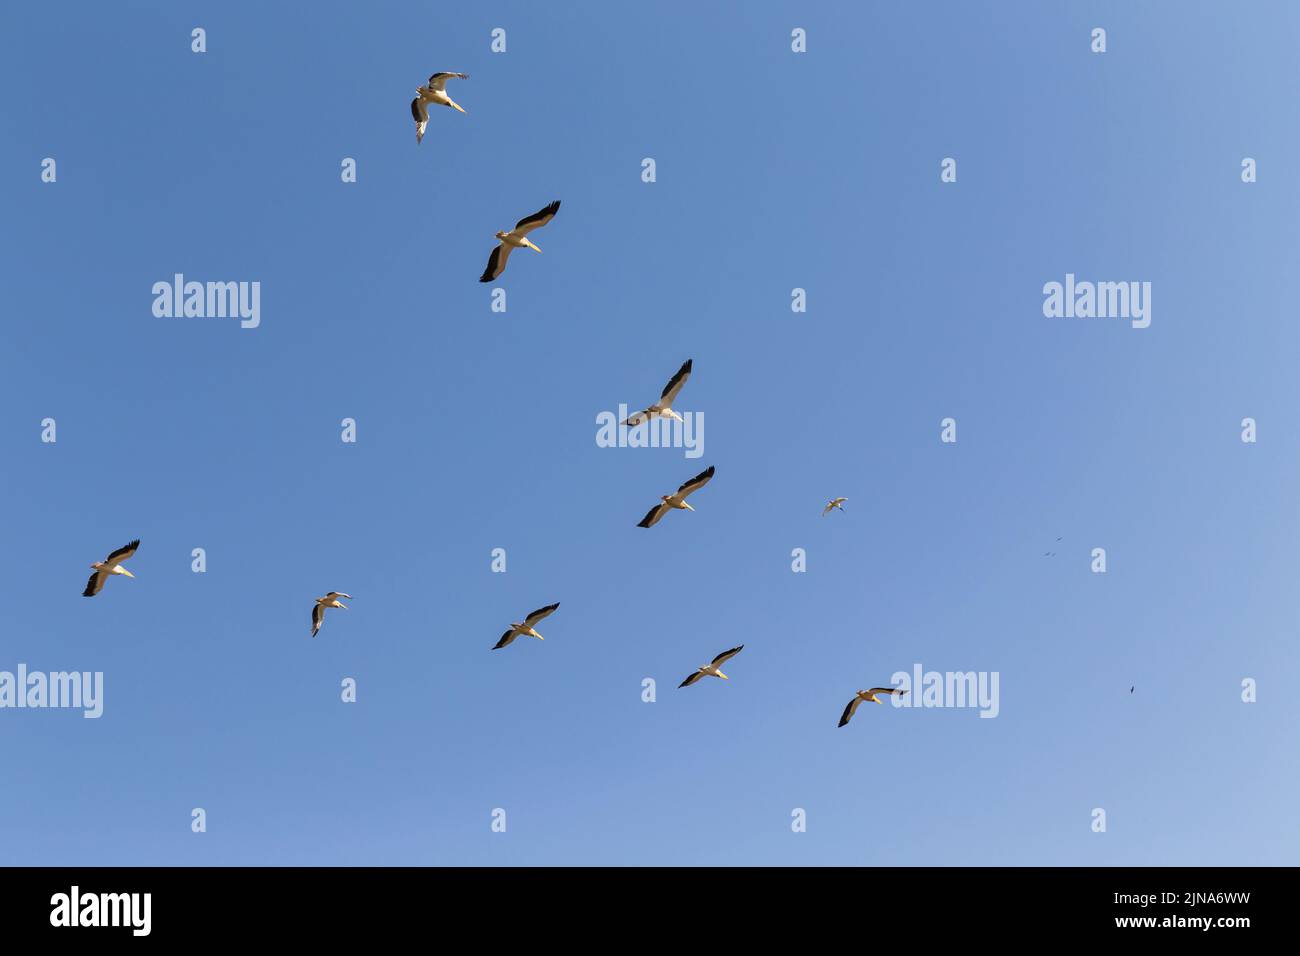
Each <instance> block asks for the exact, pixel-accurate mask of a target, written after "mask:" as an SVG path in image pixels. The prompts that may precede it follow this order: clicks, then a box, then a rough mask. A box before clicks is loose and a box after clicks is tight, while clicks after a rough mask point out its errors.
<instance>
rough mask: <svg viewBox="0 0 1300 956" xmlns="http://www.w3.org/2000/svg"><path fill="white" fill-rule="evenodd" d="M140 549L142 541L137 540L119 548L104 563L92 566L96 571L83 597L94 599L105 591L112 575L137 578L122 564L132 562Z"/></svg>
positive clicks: (82, 594)
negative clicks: (106, 582) (136, 551)
mask: <svg viewBox="0 0 1300 956" xmlns="http://www.w3.org/2000/svg"><path fill="white" fill-rule="evenodd" d="M138 547H140V539H139V538H136V539H135V540H134V541H132V542H131V543H130V544H128V545H127V546H126V547H125V548H118V549H117V550H116V551H114V552H113V553H112V554H110V555H109V556H108V557H106V558H105V559H104V560H103V561H96V562H95V563H94V564H92V565H91V567H92V568H94V569H95V573H94V574H92V575H91V576H90V580H89V581H87V582H86V590H84V591H82V592H81V596H82V597H94V596H95V595H96V594H98V593H99V592H100V591H101V590H103V588H104V582H105V581H107V580H108V577H109V575H111V574H125V575H126V576H127V577H128V578H133V577H135V575H134V574H132V573H131V572H130V571H128V570H127V569H126V568H124V567H122V562H123V561H128V560H130V558H131V556H132V555H134V554H135V549H136V548H138Z"/></svg>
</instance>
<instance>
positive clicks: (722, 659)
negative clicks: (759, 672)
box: [712, 644, 745, 667]
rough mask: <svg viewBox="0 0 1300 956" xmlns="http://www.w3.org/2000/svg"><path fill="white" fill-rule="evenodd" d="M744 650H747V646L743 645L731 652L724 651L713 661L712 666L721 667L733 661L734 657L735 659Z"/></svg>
mask: <svg viewBox="0 0 1300 956" xmlns="http://www.w3.org/2000/svg"><path fill="white" fill-rule="evenodd" d="M744 649H745V645H744V644H741V645H740V646H739V647H733V648H732V649H731V650H729V651H723V652H722V653H721V654H719V655H718V656H717V657H715V658H714V659H713V663H712V666H713V667H721V666H722V665H723V664H724V663H726V662H727V661H729V660H731V659H732V658H733V657H735V656H736V655H737V654H739V653H740V652H741V651H743V650H744Z"/></svg>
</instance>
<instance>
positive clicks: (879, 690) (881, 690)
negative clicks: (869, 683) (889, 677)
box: [867, 687, 907, 697]
mask: <svg viewBox="0 0 1300 956" xmlns="http://www.w3.org/2000/svg"><path fill="white" fill-rule="evenodd" d="M867 693H868V694H898V695H899V696H900V697H901V696H902V695H903V694H906V693H907V691H905V690H899V689H898V688H897V687H873V688H871V689H870V690H868V691H867Z"/></svg>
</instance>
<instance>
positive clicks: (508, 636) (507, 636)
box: [492, 628, 519, 651]
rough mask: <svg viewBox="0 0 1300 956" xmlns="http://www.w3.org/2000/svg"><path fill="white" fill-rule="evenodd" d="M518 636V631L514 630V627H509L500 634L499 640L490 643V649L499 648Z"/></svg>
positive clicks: (495, 649)
mask: <svg viewBox="0 0 1300 956" xmlns="http://www.w3.org/2000/svg"><path fill="white" fill-rule="evenodd" d="M518 636H519V632H518V631H516V630H515V629H514V628H511V629H510V630H508V631H506V632H505V633H504V634H502V635H501V640H499V641H497V642H496V643H495V644H494V645H492V650H494V651H499V650H501V648H503V647H505V646H506V645H507V644H509V643H510V642H511V641H513V640H514V639H515V638H516V637H518Z"/></svg>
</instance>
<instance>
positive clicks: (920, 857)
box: [0, 0, 1300, 865]
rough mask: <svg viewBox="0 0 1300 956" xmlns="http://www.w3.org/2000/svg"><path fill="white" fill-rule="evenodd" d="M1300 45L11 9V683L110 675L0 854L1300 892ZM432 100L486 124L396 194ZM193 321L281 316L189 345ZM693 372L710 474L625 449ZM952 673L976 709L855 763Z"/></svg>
mask: <svg viewBox="0 0 1300 956" xmlns="http://www.w3.org/2000/svg"><path fill="white" fill-rule="evenodd" d="M196 26H199V27H203V28H204V29H206V31H207V48H208V52H206V53H204V54H201V55H200V54H195V53H192V52H191V49H190V46H191V35H190V31H191V30H192V29H193V28H194V27H196ZM1298 26H1300V13H1298V12H1297V11H1296V10H1295V8H1294V7H1293V6H1291V5H1289V4H1285V3H1255V4H1249V5H1245V6H1240V5H1232V4H1226V3H1225V4H1181V3H1179V4H1175V3H1143V4H1130V3H1118V2H1117V3H1090V4H1043V3H1030V2H1025V3H997V4H975V3H958V2H952V3H919V2H911V0H909V2H890V3H870V4H868V3H858V2H853V3H849V2H843V3H818V4H804V3H794V2H791V3H779V4H778V3H770V2H755V3H746V4H744V5H743V7H742V6H741V5H738V4H712V5H701V4H694V3H692V4H685V3H679V4H672V3H669V4H663V3H656V4H650V5H647V4H635V5H634V4H617V5H616V4H604V3H594V2H592V3H581V4H578V3H563V4H561V3H555V4H544V5H543V4H536V3H497V4H492V5H490V6H489V5H486V4H481V3H440V4H414V5H413V4H410V3H401V4H399V3H364V4H362V3H358V4H348V5H343V4H338V5H335V4H305V3H283V4H268V3H222V4H200V3H175V2H127V3H113V4H104V3H81V4H60V5H58V7H57V9H56V8H55V7H52V6H51V5H48V4H46V5H42V4H7V5H5V7H4V8H3V12H0V37H3V40H2V41H0V46H2V47H3V56H0V79H2V80H3V84H4V88H5V89H6V90H7V91H8V95H7V96H6V98H5V104H4V108H3V110H0V144H2V145H0V208H2V209H3V228H0V253H2V257H0V261H3V273H4V292H5V296H4V305H3V315H4V319H3V323H2V324H0V451H2V458H0V490H3V499H2V500H3V506H2V508H0V528H3V534H4V540H5V541H6V543H7V547H5V548H4V549H2V550H0V599H2V601H3V624H2V625H0V670H7V671H14V670H15V669H16V668H17V666H18V665H19V664H25V665H26V666H27V667H28V668H29V669H30V670H41V671H58V670H79V671H102V672H103V673H104V682H105V686H104V713H103V716H102V717H101V718H100V719H98V720H86V719H83V718H82V716H81V714H80V712H78V711H74V710H14V709H6V710H0V759H3V762H4V768H5V772H4V782H3V784H0V862H5V863H17V864H217V865H224V864H433V865H439V864H467V865H498V864H525V865H530V864H655V865H659V864H927V863H933V864H1085V865H1091V864H1121V865H1123V864H1229V863H1233V864H1252V863H1267V864H1295V863H1296V862H1297V860H1298V858H1300V853H1298V850H1300V834H1298V833H1297V824H1296V822H1295V819H1296V817H1295V812H1294V809H1295V806H1296V803H1297V800H1300V773H1298V771H1297V769H1296V760H1295V746H1296V738H1297V723H1296V720H1295V716H1294V706H1293V701H1294V689H1295V687H1296V686H1297V684H1298V683H1300V668H1298V667H1297V660H1296V627H1297V622H1296V616H1297V615H1296V609H1295V597H1294V595H1295V589H1294V585H1293V578H1294V575H1295V573H1296V569H1297V562H1296V542H1297V540H1300V519H1298V518H1297V514H1296V503H1297V500H1298V498H1297V491H1296V487H1297V479H1298V478H1300V453H1298V452H1297V447H1298V444H1300V442H1298V439H1300V424H1298V423H1297V416H1296V408H1297V397H1298V396H1297V388H1296V384H1295V375H1294V369H1295V365H1296V362H1295V358H1294V357H1295V355H1296V353H1297V350H1300V325H1298V324H1297V322H1296V316H1295V314H1294V309H1295V298H1296V297H1295V292H1294V287H1293V281H1292V278H1291V277H1292V276H1293V275H1294V274H1295V262H1296V257H1297V253H1298V252H1300V249H1298V246H1300V237H1298V236H1297V227H1296V222H1297V217H1296V215H1295V210H1296V208H1297V205H1298V200H1300V196H1298V195H1297V193H1298V192H1300V181H1298V180H1297V179H1296V177H1295V176H1294V175H1293V172H1292V171H1290V170H1289V169H1288V166H1287V164H1288V163H1293V162H1294V159H1295V157H1296V156H1297V155H1300V132H1298V131H1297V125H1296V111H1295V109H1294V107H1293V105H1292V104H1293V101H1294V98H1295V96H1294V94H1295V62H1296V60H1295V49H1296V46H1297V41H1298V39H1300V37H1298V36H1297V34H1298V32H1300V30H1298V29H1297V28H1298ZM496 27H500V28H503V29H505V31H506V40H507V49H506V52H505V53H500V54H495V53H493V52H492V51H491V50H490V47H489V44H490V40H491V37H490V33H491V31H492V30H493V28H496ZM796 27H801V28H804V29H806V31H807V52H806V53H803V54H797V53H794V52H792V50H791V30H792V29H794V28H796ZM1094 27H1104V28H1105V29H1106V31H1107V52H1105V53H1104V54H1095V53H1093V52H1091V49H1090V46H1091V40H1090V31H1091V30H1092V28H1094ZM440 70H450V71H465V72H468V73H469V74H470V77H471V78H470V79H469V80H467V81H453V83H452V84H451V85H450V86H449V88H448V89H449V91H450V92H451V94H452V95H453V96H454V97H455V98H456V99H457V101H458V102H460V103H461V104H462V105H463V106H464V107H465V108H466V109H467V110H468V113H467V115H463V116H462V115H460V114H458V113H454V112H452V111H450V110H444V109H435V110H434V111H433V115H432V116H431V117H430V123H429V131H428V134H427V135H426V137H425V139H424V142H423V144H422V145H420V146H417V145H416V142H415V136H414V126H413V123H412V121H411V119H410V114H409V110H408V104H409V102H410V100H411V97H412V96H413V95H414V89H415V87H416V86H418V85H420V84H421V83H423V82H424V81H425V79H426V78H427V77H428V76H429V74H430V73H432V72H434V71H440ZM46 157H51V158H54V159H55V160H56V161H57V182H55V183H43V182H42V181H41V162H42V160H43V159H44V158H46ZM345 157H351V158H353V159H355V160H356V163H357V182H356V183H346V184H345V183H343V182H341V179H340V164H341V162H342V161H343V160H344V158H345ZM646 157H652V158H653V159H654V160H655V161H656V172H657V181H656V182H654V183H644V182H642V179H641V169H642V165H641V164H642V160H643V159H644V158H646ZM945 157H953V158H955V159H956V160H957V164H958V165H957V182H955V183H941V182H940V175H939V174H940V163H941V161H942V160H943V159H944V158H945ZM1245 157H1251V158H1254V159H1255V160H1256V161H1257V163H1258V182H1255V183H1253V184H1246V183H1243V182H1242V181H1241V163H1242V160H1243V158H1245ZM552 199H560V200H562V202H563V206H562V208H561V210H560V213H559V215H558V216H557V217H556V219H555V220H554V222H552V223H551V224H550V225H549V226H547V227H546V228H545V229H544V230H542V231H541V232H540V233H537V234H535V235H534V238H535V239H536V240H537V242H538V244H539V245H540V246H541V247H542V249H543V250H545V251H544V254H542V255H540V256H539V255H537V254H535V253H531V252H521V253H516V255H515V257H514V258H513V259H512V260H511V262H510V266H509V269H508V271H507V272H506V274H505V276H504V277H503V278H502V280H501V281H500V282H499V283H497V285H499V286H500V287H501V288H504V289H506V291H507V296H508V298H507V303H508V308H507V311H506V312H505V313H504V314H502V313H493V312H492V311H490V308H489V305H490V301H491V289H492V286H491V285H483V284H480V283H479V282H478V281H477V280H478V276H479V274H480V273H481V271H482V270H483V267H484V265H485V263H486V260H487V255H488V253H489V251H490V249H491V248H492V246H493V244H494V240H493V238H492V236H493V233H494V232H496V231H497V230H498V229H502V228H506V227H509V226H510V225H511V224H513V223H514V222H515V220H516V219H519V218H520V217H522V216H524V215H526V214H528V213H531V212H533V211H534V210H536V209H538V208H540V207H541V206H543V205H544V204H546V203H547V202H549V201H551V200H552ZM178 272H179V273H184V274H185V276H186V277H187V279H194V280H199V281H258V282H260V283H261V325H260V326H259V327H258V328H256V329H241V328H240V327H239V324H238V322H237V321H236V320H232V319H198V318H158V317H155V316H154V315H153V312H152V304H153V295H152V293H151V288H152V286H153V284H154V283H155V282H159V281H170V280H171V277H172V276H173V274H175V273H178ZM1067 273H1073V274H1075V275H1076V276H1077V277H1078V278H1079V279H1080V280H1084V279H1088V280H1093V281H1141V282H1150V283H1151V284H1152V286H1151V287H1152V295H1151V319H1152V321H1151V325H1150V327H1149V328H1146V329H1135V328H1132V327H1131V325H1130V324H1129V323H1128V322H1127V321H1123V320H1115V319H1063V318H1062V319H1055V318H1047V317H1045V316H1044V314H1043V298H1044V297H1043V291H1042V290H1043V286H1044V284H1045V283H1048V282H1052V281H1058V282H1061V281H1064V278H1065V276H1066V274H1067ZM796 287H798V288H803V289H805V290H806V291H807V304H808V307H807V311H806V312H805V313H795V312H793V311H792V310H791V290H792V289H794V288H796ZM686 358H693V359H694V374H693V376H692V378H691V380H690V382H689V383H688V384H687V386H686V387H685V389H684V390H683V392H682V395H681V398H680V400H679V402H678V407H679V408H680V409H682V410H686V411H693V412H698V413H702V414H703V415H704V419H705V422H706V427H705V434H704V454H703V456H702V457H701V458H699V459H687V458H686V457H685V456H684V454H683V451H682V449H671V448H661V449H632V448H601V447H598V445H597V443H596V431H597V427H596V416H597V415H598V414H600V413H601V412H602V411H611V410H617V407H618V404H619V403H620V402H624V403H628V404H629V405H635V404H636V403H644V402H646V401H648V400H650V399H652V398H653V397H654V396H656V395H657V394H658V390H659V389H660V388H661V387H662V385H663V383H664V382H665V381H666V380H667V379H668V377H669V376H670V375H671V374H672V372H673V371H674V370H676V368H677V367H678V366H679V365H680V364H681V362H682V361H684V360H685V359H686ZM946 417H952V418H954V419H955V420H956V422H957V442H956V443H955V444H945V443H942V442H941V441H940V421H941V420H942V419H944V418H946ZM1246 417H1251V418H1254V419H1255V420H1256V421H1257V423H1258V441H1257V442H1256V443H1254V444H1248V443H1243V442H1242V440H1241V421H1242V419H1243V418H1246ZM45 418H54V419H55V420H56V422H57V442H56V443H54V444H49V443H43V442H42V441H41V421H42V420H43V419H45ZM344 418H353V419H355V420H356V422H357V441H356V442H355V443H354V444H347V443H344V442H343V441H341V440H340V432H341V426H340V422H341V421H342V420H343V419H344ZM707 465H714V466H716V468H717V476H716V477H715V478H714V480H713V482H712V483H711V484H710V485H709V486H708V487H707V488H705V489H704V490H702V491H700V492H699V493H698V494H697V495H696V496H695V497H694V498H692V503H693V504H694V506H695V507H696V509H697V511H696V512H695V513H694V514H678V513H673V514H670V515H669V516H667V517H666V518H665V519H664V521H663V522H662V523H661V524H659V525H658V526H657V527H655V528H653V529H650V530H648V531H646V530H642V529H639V528H637V527H635V525H636V522H637V521H638V520H640V518H641V516H642V515H643V514H644V513H645V511H646V509H647V508H648V507H649V506H650V505H652V504H653V503H654V502H655V501H656V500H657V498H658V496H659V495H661V494H663V493H665V492H668V491H671V490H672V489H674V488H676V487H677V485H678V484H679V483H680V482H682V481H683V480H685V479H687V478H689V477H691V476H692V475H694V474H696V473H697V472H698V471H699V470H700V469H702V468H703V467H705V466H707ZM839 495H843V496H847V498H848V502H847V505H846V508H847V511H846V512H845V513H843V514H838V513H837V514H833V515H831V516H829V517H826V518H822V517H820V511H821V508H822V505H823V504H824V503H825V502H826V500H827V499H829V498H831V497H833V496H839ZM135 537H139V538H140V539H142V541H143V544H142V546H141V548H140V551H139V553H138V554H137V555H136V557H135V558H134V559H133V561H132V562H131V565H130V567H131V568H132V570H133V571H134V572H135V574H136V575H137V577H136V578H135V579H134V580H112V581H110V582H109V583H108V585H107V587H106V588H105V590H104V592H103V593H102V594H100V595H99V596H98V597H96V598H94V599H86V598H83V597H82V596H81V590H82V588H83V587H84V585H85V581H86V578H87V576H88V574H89V568H88V565H89V563H90V562H91V561H94V560H98V559H101V558H102V557H104V556H105V555H106V554H107V553H108V551H110V550H111V549H113V548H116V547H118V546H120V545H122V544H124V543H126V542H127V541H129V540H131V539H132V538H135ZM1058 537H1060V538H1062V540H1061V541H1060V542H1059V543H1058V542H1057V541H1056V539H1057V538H1058ZM194 548H204V549H205V550H206V554H207V568H208V569H207V571H206V573H202V574H196V573H194V572H192V570H191V551H192V549H194ZM494 548H504V549H506V553H507V562H508V563H507V568H508V570H507V571H506V573H504V574H501V573H493V572H492V571H491V552H492V549H494ZM795 548H803V549H805V551H806V554H807V571H806V572H805V573H794V572H793V571H792V570H791V561H792V557H791V553H792V551H793V549H795ZM1094 548H1104V549H1105V551H1106V562H1107V571H1106V573H1105V574H1097V573H1093V572H1092V570H1091V565H1092V561H1093V558H1092V551H1093V549H1094ZM1050 551H1054V552H1056V554H1055V556H1054V557H1047V556H1045V552H1050ZM331 589H337V590H342V591H347V592H348V593H350V594H352V595H353V596H354V600H352V601H351V602H348V603H350V604H351V609H350V610H348V611H331V612H329V614H328V616H327V619H326V622H325V626H324V629H323V630H322V632H321V634H320V636H319V637H318V638H317V639H316V640H312V639H311V638H310V637H309V617H310V610H311V606H312V601H313V599H314V598H315V597H316V596H318V595H321V594H324V593H325V592H326V591H328V590H331ZM553 601H559V602H561V607H560V609H559V611H558V612H557V613H556V614H555V615H554V616H553V617H551V618H550V619H549V620H548V621H546V623H545V625H543V626H541V627H540V628H539V629H540V630H541V631H542V633H543V634H545V635H546V641H545V642H544V643H543V642H537V641H535V640H524V639H521V640H519V641H516V642H515V644H514V645H513V646H511V647H509V648H507V649H504V650H501V651H496V652H493V651H491V650H490V648H491V647H492V645H493V643H494V642H495V641H496V639H497V638H498V636H499V635H500V634H501V632H502V630H503V629H504V628H505V627H506V626H507V625H508V624H509V623H510V622H511V621H515V620H518V619H519V616H520V615H522V614H525V613H526V612H527V611H529V610H531V609H533V608H535V607H539V606H541V605H543V604H547V603H550V602H553ZM740 643H743V644H744V645H745V650H744V652H743V653H742V654H740V655H739V656H738V657H737V658H736V659H735V660H733V661H731V663H730V665H729V666H728V667H727V672H728V673H729V674H730V675H731V678H732V679H731V680H730V681H727V682H723V681H718V680H707V681H703V682H701V683H700V684H697V685H695V686H693V687H690V688H687V689H684V690H677V689H676V687H677V684H678V683H679V682H680V681H681V679H682V678H683V677H685V676H686V675H687V674H688V673H690V671H691V670H692V669H693V668H695V667H696V666H698V665H699V664H701V663H704V662H706V661H708V660H709V659H710V658H711V657H712V656H713V655H714V654H716V653H717V652H719V651H721V650H723V649H725V648H728V647H731V646H733V645H735V644H740ZM916 664H920V665H921V666H922V667H923V668H924V669H926V670H936V671H977V672H997V673H998V675H999V677H1000V702H999V713H998V716H997V717H996V718H995V719H980V718H979V717H978V714H977V711H976V710H974V709H969V708H967V709H957V708H933V709H922V708H913V709H902V708H897V709H896V708H894V707H891V706H885V707H876V706H874V705H864V706H863V708H862V709H860V710H859V712H858V714H857V716H856V717H855V718H854V720H853V722H852V723H850V724H849V725H848V726H847V727H844V728H838V729H837V727H836V721H837V720H838V718H839V714H840V711H841V710H842V709H843V707H844V705H845V703H846V702H847V701H848V700H849V699H850V698H851V697H852V695H853V693H854V691H856V690H857V689H858V688H862V687H871V686H873V685H876V684H885V683H888V682H889V680H890V678H891V675H893V674H894V673H895V672H896V671H907V672H910V671H911V670H912V669H913V667H914V665H916ZM346 677H352V678H354V679H355V680H356V681H357V688H358V690H357V696H358V700H357V702H356V703H355V704H345V703H343V702H341V700H340V693H341V691H340V682H341V681H342V680H343V679H344V678H346ZM647 677H649V678H653V679H654V680H655V681H656V682H657V700H656V701H655V702H654V703H645V702H643V701H642V681H643V679H644V678H647ZM1246 678H1253V679H1254V680H1256V681H1257V682H1258V701H1257V702H1256V703H1251V704H1247V703H1243V702H1242V700H1241V694H1242V681H1243V680H1244V679H1246ZM1130 686H1133V687H1134V688H1135V690H1134V692H1133V693H1132V694H1130V693H1129V688H1130ZM196 807H201V808H203V809H204V810H205V811H206V813H207V832H206V833H202V834H196V833H192V832H191V827H190V821H191V810H192V809H193V808H196ZM495 808H502V809H504V810H505V811H506V814H507V817H506V819H507V830H506V832H505V833H504V834H502V833H493V832H492V830H491V828H490V823H491V815H492V812H493V810H494V809H495ZM796 808H801V809H803V810H804V811H806V819H807V829H806V832H803V833H796V832H793V831H792V826H791V824H792V816H791V814H792V811H793V810H795V809H796ZM1094 808H1102V809H1104V810H1105V812H1106V815H1107V820H1106V822H1107V829H1106V832H1105V833H1095V832H1093V829H1092V822H1093V817H1092V813H1093V810H1094Z"/></svg>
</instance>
